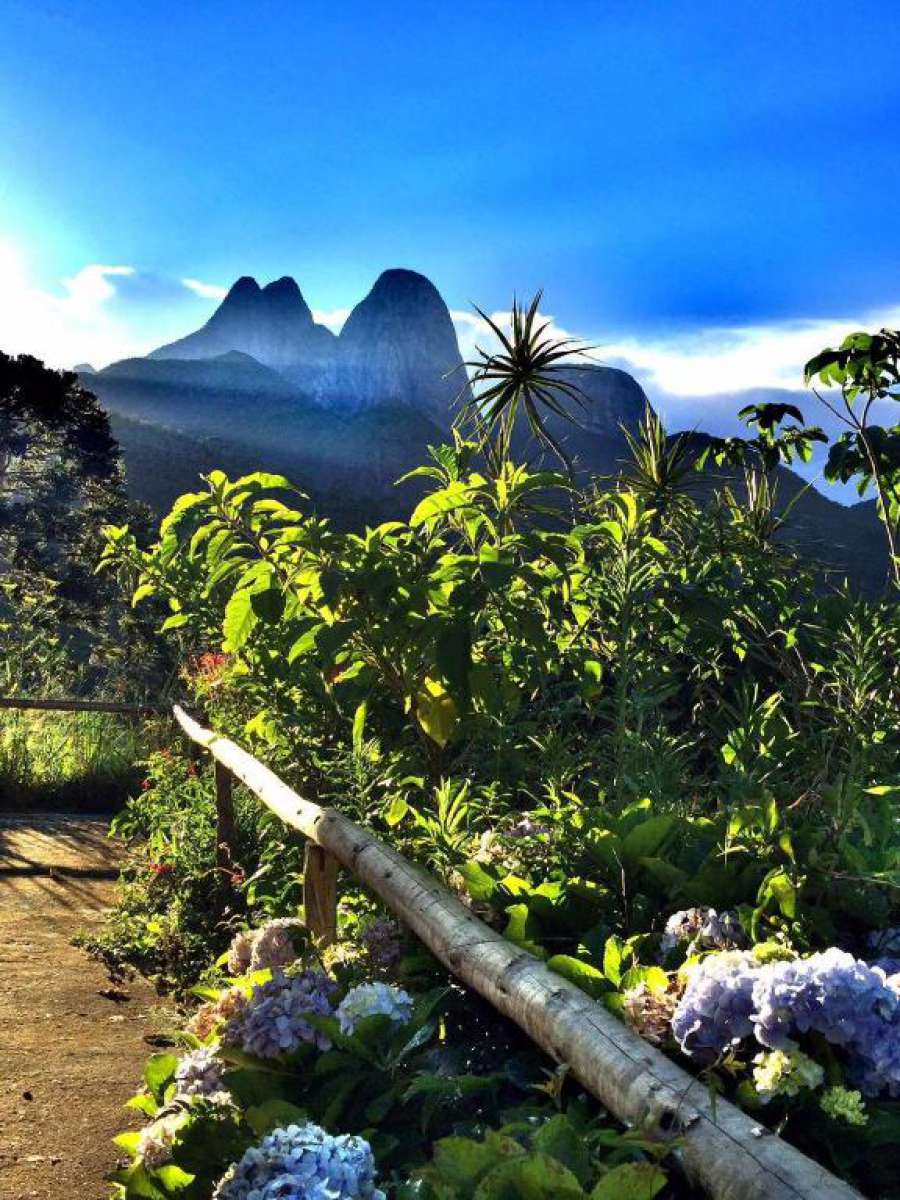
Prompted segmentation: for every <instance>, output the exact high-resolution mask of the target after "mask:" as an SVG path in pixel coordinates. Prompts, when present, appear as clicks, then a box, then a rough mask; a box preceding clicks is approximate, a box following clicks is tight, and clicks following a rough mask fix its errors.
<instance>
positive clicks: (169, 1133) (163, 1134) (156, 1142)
mask: <svg viewBox="0 0 900 1200" xmlns="http://www.w3.org/2000/svg"><path fill="white" fill-rule="evenodd" d="M184 1121H185V1116H184V1113H181V1112H175V1113H171V1112H170V1113H167V1114H166V1115H165V1116H163V1117H158V1118H157V1120H155V1121H153V1122H151V1124H149V1125H145V1126H144V1128H143V1129H142V1130H141V1132H140V1136H139V1137H138V1142H137V1147H136V1150H135V1153H136V1154H137V1156H138V1158H140V1159H142V1160H143V1163H144V1166H146V1167H149V1168H150V1169H151V1170H155V1169H156V1168H157V1167H164V1166H165V1165H166V1163H167V1162H169V1161H170V1160H171V1158H172V1150H173V1148H174V1145H175V1142H176V1141H177V1139H178V1134H179V1132H180V1130H181V1126H182V1125H183V1124H184Z"/></svg>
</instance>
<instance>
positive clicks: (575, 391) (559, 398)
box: [457, 292, 591, 477]
mask: <svg viewBox="0 0 900 1200" xmlns="http://www.w3.org/2000/svg"><path fill="white" fill-rule="evenodd" d="M542 294H543V293H542V292H537V293H536V294H535V296H534V298H533V299H532V301H531V303H530V304H529V305H528V307H527V308H525V307H524V306H523V305H520V304H519V302H518V301H517V300H516V299H515V298H513V305H512V312H511V314H510V325H509V329H508V331H507V330H504V329H503V328H502V327H501V326H500V325H499V324H497V322H496V321H494V320H492V319H491V317H489V316H488V315H487V313H485V312H482V310H481V309H480V308H478V307H477V305H476V306H475V311H476V312H477V313H478V315H479V316H480V317H481V318H482V320H484V321H485V322H486V323H487V325H488V327H489V328H490V330H491V332H492V334H493V335H494V337H496V339H497V341H498V342H499V343H500V349H499V350H497V351H492V352H488V351H486V350H482V349H481V348H480V347H476V354H477V355H478V357H477V358H475V359H473V360H470V361H467V362H466V366H467V367H471V368H472V369H473V371H474V374H473V376H472V385H473V388H472V391H471V393H470V395H469V398H468V399H467V400H466V402H465V404H464V405H463V407H462V409H461V410H460V414H459V417H458V418H457V423H458V424H459V425H463V426H467V427H469V428H470V429H472V430H473V431H474V435H475V439H476V441H477V442H478V444H479V448H480V449H481V452H482V453H483V454H484V456H485V459H486V461H487V463H488V466H489V468H490V470H491V472H492V474H494V475H495V476H496V475H498V474H499V472H500V469H501V467H502V464H503V462H504V461H505V460H507V459H508V458H509V452H510V448H511V444H512V437H513V431H514V429H515V423H516V418H517V417H518V415H519V412H520V410H521V411H522V412H524V414H525V417H526V419H527V421H528V425H529V428H530V429H531V432H532V434H533V435H534V436H535V438H536V439H537V440H538V442H540V443H542V444H543V445H544V446H546V447H547V448H548V449H550V450H552V451H553V453H554V454H556V455H557V457H558V458H559V459H560V460H561V461H562V462H563V463H565V465H566V469H567V470H568V472H569V475H570V477H571V476H573V474H574V467H573V462H572V458H571V456H570V455H569V454H568V452H567V451H566V449H565V447H564V446H563V445H562V443H561V441H560V440H559V438H558V437H556V436H555V435H554V434H553V433H552V432H551V431H550V429H548V427H547V417H548V415H550V414H556V415H557V416H560V417H562V418H564V419H565V420H569V421H573V423H574V417H573V415H572V412H571V408H570V407H569V406H568V405H567V402H571V403H573V404H575V405H577V406H578V407H581V408H583V407H584V393H583V392H582V390H581V388H579V387H578V386H577V385H576V384H574V383H572V382H571V380H568V379H565V378H564V377H563V373H564V372H567V371H570V370H572V369H573V368H575V369H578V368H582V369H583V367H584V365H586V364H580V363H575V362H572V358H573V356H575V355H578V354H585V353H586V352H587V351H588V350H589V349H591V347H588V346H584V345H582V344H581V343H580V342H578V341H576V339H574V338H559V337H554V336H553V335H552V334H550V333H548V332H547V331H548V329H549V328H550V324H551V323H550V321H547V320H542V319H541V318H540V316H539V314H538V308H539V305H540V302H541V296H542Z"/></svg>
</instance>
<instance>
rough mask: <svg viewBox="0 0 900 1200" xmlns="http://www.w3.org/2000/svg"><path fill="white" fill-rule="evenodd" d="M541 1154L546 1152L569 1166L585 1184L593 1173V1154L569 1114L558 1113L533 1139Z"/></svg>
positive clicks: (536, 1148) (565, 1165)
mask: <svg viewBox="0 0 900 1200" xmlns="http://www.w3.org/2000/svg"><path fill="white" fill-rule="evenodd" d="M531 1144H532V1146H533V1148H534V1149H535V1150H537V1151H538V1152H539V1153H540V1154H546V1155H548V1156H549V1157H550V1158H553V1159H555V1160H556V1161H557V1162H560V1163H562V1165H563V1166H564V1167H568V1168H569V1170H570V1171H571V1172H572V1174H573V1175H574V1176H576V1178H577V1179H578V1182H579V1183H581V1184H584V1183H586V1182H587V1180H588V1176H589V1175H590V1173H591V1155H590V1151H589V1150H588V1148H587V1145H586V1144H585V1139H584V1136H583V1135H582V1133H581V1131H580V1130H577V1129H576V1128H575V1126H574V1125H573V1124H572V1122H571V1121H570V1120H569V1118H568V1117H567V1116H564V1115H563V1114H562V1113H557V1114H556V1116H554V1117H551V1118H550V1120H549V1121H547V1122H546V1123H545V1124H543V1125H542V1126H541V1127H540V1129H539V1130H538V1131H537V1133H536V1134H535V1135H534V1138H533V1140H532V1143H531Z"/></svg>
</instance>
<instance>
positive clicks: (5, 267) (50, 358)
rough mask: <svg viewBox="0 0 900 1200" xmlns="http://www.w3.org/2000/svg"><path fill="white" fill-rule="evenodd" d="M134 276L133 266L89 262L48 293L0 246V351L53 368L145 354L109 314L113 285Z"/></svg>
mask: <svg viewBox="0 0 900 1200" xmlns="http://www.w3.org/2000/svg"><path fill="white" fill-rule="evenodd" d="M134 274H135V269H134V267H129V266H107V265H105V264H103V263H92V264H90V265H89V266H86V267H82V269H81V270H80V271H78V272H76V274H75V275H72V276H70V277H69V278H67V279H63V280H62V281H61V291H60V292H51V291H47V290H45V289H43V288H39V287H37V286H35V285H34V284H33V283H32V282H31V280H30V278H29V273H28V269H27V264H26V263H25V260H24V258H23V256H22V255H21V254H20V253H19V251H18V250H17V249H16V247H15V246H13V245H12V244H11V243H9V242H0V339H2V345H0V348H2V349H3V350H4V351H6V353H9V354H33V355H35V356H36V357H38V358H42V359H44V360H45V361H46V362H47V363H49V364H50V365H52V366H57V367H68V366H72V365H73V364H74V363H76V362H83V361H92V362H99V363H105V362H109V361H110V360H111V359H114V358H122V357H123V356H125V355H126V354H138V353H145V352H146V350H147V349H148V348H149V347H148V346H147V345H146V344H145V343H144V342H142V341H139V340H137V339H135V338H134V336H133V335H132V334H131V332H130V331H129V330H128V329H126V328H125V327H124V326H123V325H122V323H121V322H120V321H118V320H117V319H116V317H115V315H114V314H113V313H112V312H110V311H109V305H110V301H111V300H113V299H114V297H115V295H116V287H115V282H114V280H115V279H116V278H119V277H123V276H131V275H134Z"/></svg>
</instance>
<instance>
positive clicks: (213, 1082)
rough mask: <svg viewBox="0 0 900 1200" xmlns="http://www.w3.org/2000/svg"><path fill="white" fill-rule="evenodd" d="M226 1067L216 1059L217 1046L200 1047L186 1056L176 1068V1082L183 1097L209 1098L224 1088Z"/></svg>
mask: <svg viewBox="0 0 900 1200" xmlns="http://www.w3.org/2000/svg"><path fill="white" fill-rule="evenodd" d="M224 1070H225V1065H224V1063H223V1062H222V1061H221V1059H218V1058H216V1048H215V1046H199V1047H198V1048H197V1049H196V1050H192V1051H191V1052H190V1054H185V1055H184V1056H183V1057H182V1058H181V1059H180V1060H179V1063H178V1066H177V1067H176V1068H175V1082H176V1084H177V1085H178V1092H179V1094H180V1095H182V1096H209V1095H212V1093H214V1092H218V1091H219V1090H220V1089H221V1086H222V1073H223V1071H224Z"/></svg>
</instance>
